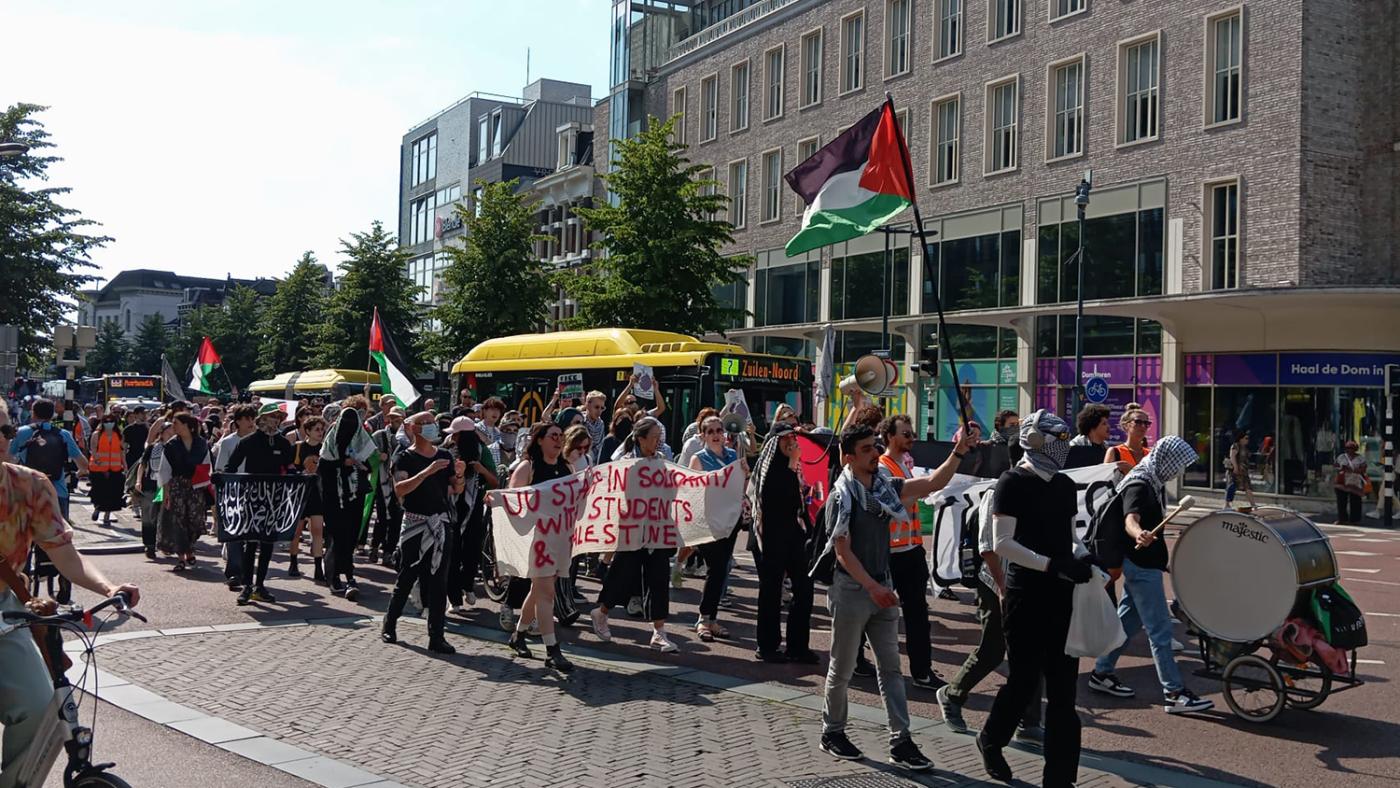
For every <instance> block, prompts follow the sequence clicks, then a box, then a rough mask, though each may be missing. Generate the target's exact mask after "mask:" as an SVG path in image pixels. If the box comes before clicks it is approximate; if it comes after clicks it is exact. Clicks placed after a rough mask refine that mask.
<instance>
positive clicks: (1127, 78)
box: [1118, 34, 1161, 144]
mask: <svg viewBox="0 0 1400 788" xmlns="http://www.w3.org/2000/svg"><path fill="white" fill-rule="evenodd" d="M1118 52H1119V55H1118V62H1119V66H1118V68H1119V80H1118V84H1119V85H1120V88H1119V89H1120V91H1121V93H1120V98H1121V100H1122V113H1123V115H1122V117H1123V126H1122V136H1121V140H1120V141H1121V142H1122V143H1125V144H1126V143H1131V142H1143V141H1146V140H1154V139H1157V132H1158V102H1159V96H1158V81H1159V67H1160V65H1161V64H1160V62H1159V60H1158V52H1159V50H1158V40H1157V35H1156V34H1153V35H1152V37H1151V38H1148V39H1145V40H1139V41H1137V42H1134V43H1127V44H1122V45H1121V46H1119V48H1118Z"/></svg>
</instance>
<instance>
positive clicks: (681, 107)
mask: <svg viewBox="0 0 1400 788" xmlns="http://www.w3.org/2000/svg"><path fill="white" fill-rule="evenodd" d="M671 115H672V116H673V117H675V119H676V126H675V129H674V130H673V131H672V134H671V139H672V140H673V141H674V142H677V143H679V144H681V145H684V144H685V88H676V89H675V90H674V91H672V93H671Z"/></svg>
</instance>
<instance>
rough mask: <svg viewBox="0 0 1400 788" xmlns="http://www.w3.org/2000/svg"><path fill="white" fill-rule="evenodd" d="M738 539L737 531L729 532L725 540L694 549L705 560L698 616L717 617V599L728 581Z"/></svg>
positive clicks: (721, 594) (736, 529)
mask: <svg viewBox="0 0 1400 788" xmlns="http://www.w3.org/2000/svg"><path fill="white" fill-rule="evenodd" d="M738 537H739V529H738V528H735V529H734V530H733V531H731V532H730V534H729V537H728V538H727V539H720V540H717V541H714V542H707V543H706V544H702V545H700V546H698V547H696V548H695V553H696V554H697V555H699V556H700V557H701V558H703V559H704V560H705V588H704V590H703V591H701V592H700V615H701V617H703V618H714V617H715V616H717V615H719V599H720V597H721V596H723V595H724V584H725V582H726V581H727V580H729V564H730V563H731V562H732V561H733V560H734V542H735V541H736V540H737V539H738Z"/></svg>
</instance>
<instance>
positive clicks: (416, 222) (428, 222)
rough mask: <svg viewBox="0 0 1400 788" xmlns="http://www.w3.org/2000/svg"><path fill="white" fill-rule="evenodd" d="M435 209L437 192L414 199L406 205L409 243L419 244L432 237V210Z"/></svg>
mask: <svg viewBox="0 0 1400 788" xmlns="http://www.w3.org/2000/svg"><path fill="white" fill-rule="evenodd" d="M436 209H437V194H436V193H433V194H429V195H427V196H425V197H423V198H422V199H418V200H414V201H413V202H411V203H409V205H408V217H409V232H408V243H409V245H413V244H421V243H424V242H426V241H431V240H432V239H433V230H434V227H433V224H434V222H433V211H434V210H436Z"/></svg>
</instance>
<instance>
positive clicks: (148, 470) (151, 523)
mask: <svg viewBox="0 0 1400 788" xmlns="http://www.w3.org/2000/svg"><path fill="white" fill-rule="evenodd" d="M173 437H175V428H174V427H173V426H172V425H171V423H170V422H168V421H166V420H164V419H160V418H158V419H157V420H156V422H155V424H153V425H151V428H150V429H148V430H147V431H146V446H145V448H144V449H143V450H142V451H141V458H140V460H138V461H137V467H136V489H135V491H134V496H135V498H136V503H137V505H138V506H139V507H141V544H142V546H144V547H145V548H146V559H147V560H149V561H154V560H156V525H157V523H158V522H159V520H160V505H159V504H158V503H156V493H157V492H158V491H159V490H160V482H159V481H158V480H157V476H158V475H159V473H160V466H161V461H162V457H164V455H165V441H168V440H170V439H171V438H173Z"/></svg>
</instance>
